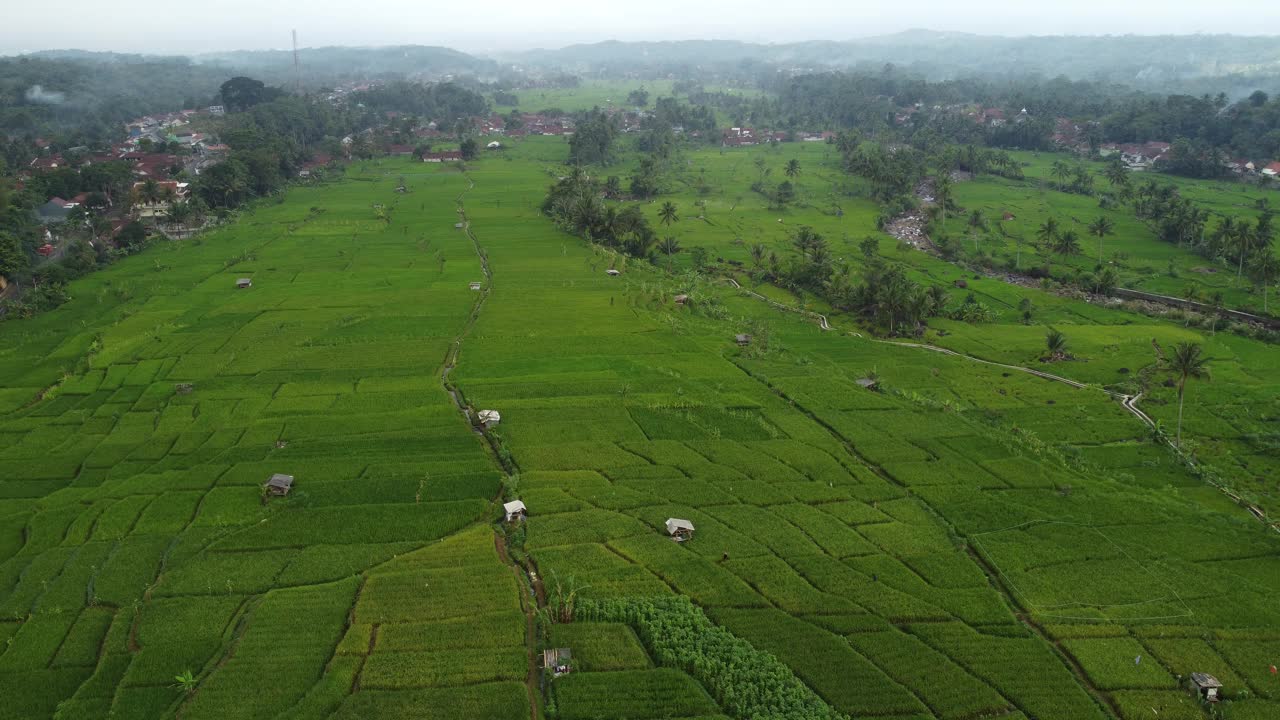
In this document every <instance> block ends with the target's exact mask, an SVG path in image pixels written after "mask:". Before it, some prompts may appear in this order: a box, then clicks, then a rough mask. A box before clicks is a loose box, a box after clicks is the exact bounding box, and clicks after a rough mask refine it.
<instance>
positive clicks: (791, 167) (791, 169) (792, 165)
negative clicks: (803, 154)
mask: <svg viewBox="0 0 1280 720" xmlns="http://www.w3.org/2000/svg"><path fill="white" fill-rule="evenodd" d="M786 174H787V177H789V178H794V177H797V176H799V175H800V161H799V160H797V159H795V158H791V159H790V160H788V161H787V169H786Z"/></svg>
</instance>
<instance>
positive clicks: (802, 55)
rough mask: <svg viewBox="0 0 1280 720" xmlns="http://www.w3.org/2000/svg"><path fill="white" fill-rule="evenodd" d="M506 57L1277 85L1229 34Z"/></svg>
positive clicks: (946, 36)
mask: <svg viewBox="0 0 1280 720" xmlns="http://www.w3.org/2000/svg"><path fill="white" fill-rule="evenodd" d="M504 59H507V60H510V61H513V62H518V63H520V64H522V65H527V66H532V67H541V68H546V69H559V70H571V71H574V72H579V73H583V72H591V73H596V74H601V75H604V76H620V77H635V76H637V75H638V76H642V77H664V76H666V75H668V74H674V75H676V76H678V77H692V76H696V75H698V74H699V73H701V74H704V75H715V76H716V77H717V78H719V79H721V80H752V81H757V80H759V79H761V78H763V77H767V76H768V75H769V74H770V73H772V72H774V71H775V70H776V69H777V68H784V69H786V70H789V71H800V72H804V71H808V72H813V71H818V70H827V69H830V70H858V71H865V70H867V69H870V68H879V67H881V66H883V65H884V64H885V63H892V64H894V65H897V66H900V67H904V68H909V69H911V70H912V71H914V72H917V73H919V74H920V75H922V76H923V77H926V78H928V79H930V80H947V79H955V78H963V77H975V76H980V77H985V78H988V79H993V80H999V79H1002V78H1010V77H1026V76H1032V75H1041V76H1058V75H1063V76H1065V77H1067V78H1070V79H1073V80H1090V81H1096V82H1100V83H1103V84H1123V85H1127V86H1130V87H1133V88H1136V89H1141V90H1145V91H1150V92H1157V93H1164V94H1167V93H1188V94H1196V95H1199V94H1203V93H1205V92H1209V93H1211V94H1216V93H1218V92H1225V93H1227V94H1228V95H1229V96H1231V97H1233V98H1239V97H1244V96H1246V95H1248V94H1249V93H1251V92H1253V91H1254V90H1257V89H1269V88H1271V87H1274V86H1275V85H1276V84H1277V79H1278V78H1280V72H1278V71H1277V63H1280V46H1277V44H1276V43H1275V41H1274V39H1273V38H1268V37H1244V36H1227V35H1190V36H1161V35H1151V36H1134V35H1125V36H1119V35H1116V36H1035V37H1000V36H984V35H973V34H968V33H941V32H933V31H929V30H912V31H908V32H903V33H897V34H894V35H887V36H881V37H870V38H862V39H858V40H850V41H847V42H812V41H810V42H795V43H776V44H773V43H771V44H767V45H766V44H756V43H747V42H738V41H732V40H687V41H676V42H616V41H611V42H602V43H595V44H589V45H572V46H569V47H566V48H562V49H560V50H550V51H549V50H537V51H529V52H522V53H511V54H508V55H506V56H504Z"/></svg>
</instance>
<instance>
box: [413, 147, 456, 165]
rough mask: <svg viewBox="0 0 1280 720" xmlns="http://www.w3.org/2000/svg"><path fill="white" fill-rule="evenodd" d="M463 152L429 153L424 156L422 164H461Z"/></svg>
mask: <svg viewBox="0 0 1280 720" xmlns="http://www.w3.org/2000/svg"><path fill="white" fill-rule="evenodd" d="M461 161H462V151H461V150H445V151H443V152H429V153H426V154H425V155H423V156H422V162H429V163H443V162H461Z"/></svg>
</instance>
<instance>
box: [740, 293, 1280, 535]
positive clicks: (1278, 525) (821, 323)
mask: <svg viewBox="0 0 1280 720" xmlns="http://www.w3.org/2000/svg"><path fill="white" fill-rule="evenodd" d="M725 279H726V280H727V281H728V282H729V284H730V285H732V286H733V287H734V288H735V289H737V290H738V291H740V292H743V293H745V294H747V295H749V296H751V297H753V298H755V299H757V300H762V301H764V302H766V303H768V304H769V305H772V306H773V307H775V308H777V309H779V310H783V311H785V312H792V313H799V314H801V315H804V316H805V317H808V318H810V319H812V320H814V321H816V322H817V323H818V327H820V328H822V329H823V330H824V331H829V330H832V329H833V328H832V327H831V324H830V323H828V322H827V316H825V315H822V314H819V313H816V312H812V311H810V310H803V309H799V308H794V307H791V306H789V305H784V304H783V303H780V302H778V301H777V300H774V299H772V298H769V297H765V296H764V295H761V294H760V293H758V292H755V291H754V290H749V289H747V288H744V287H742V285H740V284H739V283H738V281H737V280H735V279H733V278H732V277H726V278H725ZM848 334H849V335H852V336H854V337H856V338H859V339H862V340H866V341H868V342H874V343H880V344H882V345H895V346H897V347H904V348H914V349H916V350H924V351H927V352H934V353H939V354H942V355H950V356H952V357H958V358H963V359H965V360H969V361H971V362H976V363H981V364H983V365H990V366H992V367H998V368H1003V369H1005V370H1013V371H1016V372H1023V373H1027V374H1029V375H1035V376H1036V377H1038V378H1042V379H1044V380H1048V381H1050V382H1057V383H1062V384H1064V385H1068V386H1070V387H1073V388H1075V389H1077V390H1089V389H1093V390H1098V391H1100V392H1103V393H1106V394H1107V396H1108V397H1110V398H1111V399H1113V400H1117V401H1119V402H1120V406H1121V407H1123V408H1124V409H1125V411H1126V412H1128V413H1129V414H1130V415H1133V416H1134V417H1136V418H1137V419H1139V420H1141V421H1142V423H1143V424H1145V425H1146V426H1147V427H1149V428H1155V427H1156V422H1155V420H1152V419H1151V416H1149V415H1147V414H1146V413H1145V412H1143V411H1142V408H1139V407H1138V402H1139V401H1141V400H1142V396H1143V393H1141V392H1139V393H1138V394H1136V395H1126V394H1124V393H1117V392H1112V391H1110V390H1107V389H1106V388H1103V387H1098V386H1096V385H1089V384H1087V383H1082V382H1079V381H1077V380H1072V379H1071V378H1066V377H1062V376H1061V375H1054V374H1053V373H1047V372H1045V371H1043V370H1036V369H1035V368H1029V367H1024V366H1022V365H1008V364H1005V363H999V362H995V361H994V360H987V359H984V358H980V357H977V356H975V355H968V354H965V353H960V352H956V351H955V350H949V349H947V348H944V347H938V346H937V345H929V344H928V343H912V342H901V341H897V340H879V339H876V338H868V337H863V335H862V334H861V333H856V332H852V331H849V332H848ZM1165 442H1166V444H1168V445H1169V447H1170V448H1171V449H1172V450H1173V452H1174V453H1175V454H1176V455H1177V456H1178V459H1180V460H1181V461H1182V462H1183V463H1185V464H1186V465H1187V467H1189V468H1190V469H1192V470H1193V471H1195V470H1198V469H1199V467H1198V465H1197V464H1196V462H1195V460H1193V459H1192V458H1191V457H1190V456H1188V455H1187V454H1186V453H1184V452H1182V449H1181V448H1179V447H1178V446H1176V445H1174V444H1173V442H1172V441H1169V440H1166V441H1165ZM1202 479H1203V480H1204V481H1205V482H1207V483H1208V484H1210V485H1212V486H1213V487H1214V488H1217V490H1218V491H1219V492H1221V493H1222V494H1224V495H1226V496H1227V497H1229V498H1231V499H1232V500H1233V501H1235V503H1236V504H1237V505H1239V506H1241V507H1243V508H1244V509H1245V510H1248V511H1249V514H1251V515H1253V516H1254V517H1255V518H1257V519H1258V520H1259V521H1260V522H1262V523H1263V524H1264V525H1266V526H1267V527H1269V528H1271V529H1272V530H1275V531H1276V532H1280V522H1273V521H1272V520H1270V519H1269V518H1268V517H1267V515H1266V513H1265V512H1263V510H1262V509H1261V508H1259V507H1257V506H1256V505H1252V504H1250V503H1248V502H1247V501H1245V500H1244V499H1243V498H1241V497H1240V496H1239V495H1238V494H1236V492H1235V491H1233V490H1232V489H1231V488H1229V487H1226V486H1225V485H1222V484H1220V483H1218V482H1216V481H1215V480H1212V479H1208V478H1204V477H1203V476H1202Z"/></svg>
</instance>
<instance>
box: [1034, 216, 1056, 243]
mask: <svg viewBox="0 0 1280 720" xmlns="http://www.w3.org/2000/svg"><path fill="white" fill-rule="evenodd" d="M1057 237H1058V218H1054V217H1051V218H1049V219H1047V220H1045V221H1044V223H1043V224H1041V225H1040V227H1039V228H1038V229H1037V230H1036V238H1038V239H1039V240H1040V242H1041V243H1042V244H1043V245H1044V246H1045V247H1048V246H1050V245H1053V241H1054V240H1055V239H1056V238H1057Z"/></svg>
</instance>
